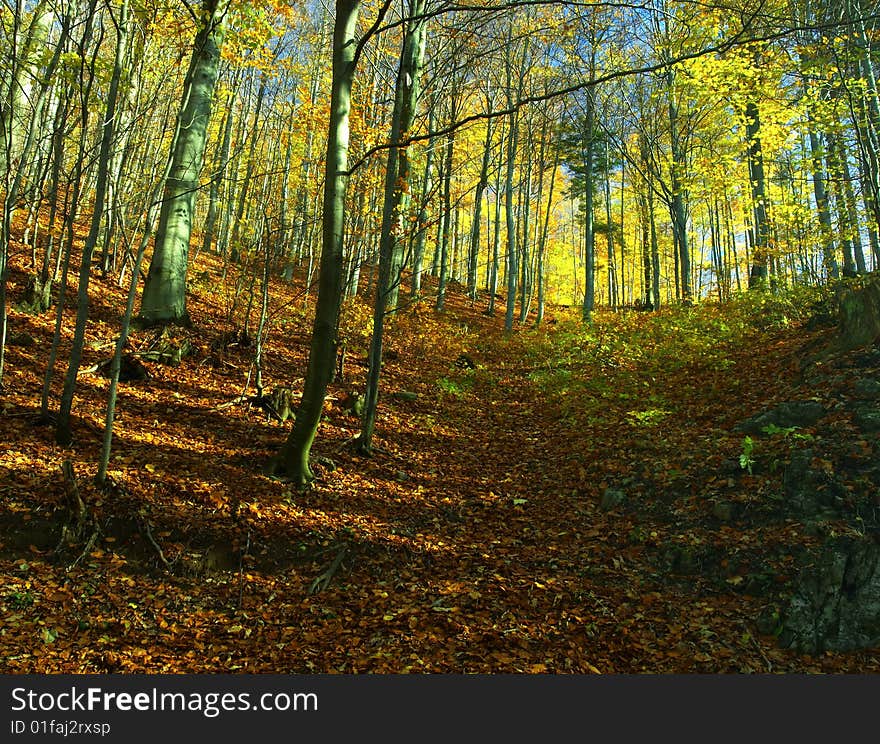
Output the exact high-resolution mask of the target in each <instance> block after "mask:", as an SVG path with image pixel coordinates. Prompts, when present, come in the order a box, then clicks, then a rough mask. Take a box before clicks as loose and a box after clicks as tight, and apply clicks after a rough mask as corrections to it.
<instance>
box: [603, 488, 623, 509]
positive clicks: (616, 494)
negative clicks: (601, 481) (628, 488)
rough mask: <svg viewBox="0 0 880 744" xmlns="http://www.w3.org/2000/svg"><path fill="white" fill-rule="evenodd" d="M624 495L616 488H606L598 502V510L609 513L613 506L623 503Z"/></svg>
mask: <svg viewBox="0 0 880 744" xmlns="http://www.w3.org/2000/svg"><path fill="white" fill-rule="evenodd" d="M625 498H626V494H625V493H624V492H623V491H621V490H619V489H617V488H606V489H605V493H603V494H602V499H601V500H600V501H599V508H600V509H601V510H602V511H611V509H613V508H614V507H615V506H618V505H619V504H621V503H623V500H624V499H625Z"/></svg>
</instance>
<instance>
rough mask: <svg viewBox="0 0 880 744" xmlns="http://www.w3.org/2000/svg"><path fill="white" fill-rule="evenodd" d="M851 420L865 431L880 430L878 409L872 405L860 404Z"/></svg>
mask: <svg viewBox="0 0 880 744" xmlns="http://www.w3.org/2000/svg"><path fill="white" fill-rule="evenodd" d="M853 422H854V423H855V425H856V426H858V427H859V428H860V429H861V430H862V431H864V432H866V433H875V432H878V431H880V409H878V408H876V407H874V406H860V407H859V408H857V409H856V411H855V414H854V415H853Z"/></svg>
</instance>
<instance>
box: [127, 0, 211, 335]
mask: <svg viewBox="0 0 880 744" xmlns="http://www.w3.org/2000/svg"><path fill="white" fill-rule="evenodd" d="M221 2H222V0H203V2H202V6H201V10H202V14H201V15H202V17H204V19H205V25H204V26H203V27H202V28H201V29H200V30H199V33H198V34H197V35H196V38H195V42H194V45H193V54H192V59H191V61H190V66H189V70H188V72H187V75H186V80H185V82H184V93H183V102H182V104H181V107H180V113H179V115H178V122H179V126H178V136H177V139H176V141H175V143H174V147H173V149H172V152H171V172H170V173H169V175H168V178H167V179H166V180H165V190H164V194H163V202H162V209H161V211H160V213H159V225H158V227H157V229H156V243H155V246H154V248H153V258H152V261H151V262H150V271H149V274H148V275H147V281H146V284H145V285H144V291H143V295H142V296H141V309H140V320H141V321H142V322H143V323H144V324H146V325H157V324H158V325H162V324H183V325H188V324H189V322H190V321H189V315H188V314H187V311H186V271H187V263H188V258H189V241H190V235H191V233H192V220H193V210H194V208H195V202H196V192H197V191H198V188H199V174H200V173H201V170H202V162H203V160H204V157H205V142H206V138H207V132H208V123H209V121H210V119H211V99H212V97H213V94H214V85H215V83H216V82H217V70H218V66H219V62H220V48H221V47H222V45H223V35H224V20H225V19H224V14H223V12H222V11H221V9H220V7H219V6H220V4H221Z"/></svg>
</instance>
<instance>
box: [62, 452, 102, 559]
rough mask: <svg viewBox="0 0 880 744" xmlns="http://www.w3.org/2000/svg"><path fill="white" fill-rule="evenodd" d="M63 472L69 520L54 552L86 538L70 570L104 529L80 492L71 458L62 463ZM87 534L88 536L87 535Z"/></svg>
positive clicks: (88, 551)
mask: <svg viewBox="0 0 880 744" xmlns="http://www.w3.org/2000/svg"><path fill="white" fill-rule="evenodd" d="M61 473H62V475H63V476H64V492H65V495H66V497H67V520H66V521H65V523H64V525H63V526H62V527H61V537H60V539H59V540H58V544H57V545H56V546H55V550H54V551H53V552H54V553H55V555H59V554H60V553H61V551H62V550H63V549H64V548H65V547H67V546H69V545H73V544H77V543H80V542H82V541H83V539H84V538H85V547H84V548H83V549H82V551H81V552H80V554H79V556H78V557H77V559H76V560H75V561H74V562H73V563H71V564H70V565H69V566H68V567H67V570H68V571H70V570H71V569H72V568H74V567H75V566H77V565H78V564H79V563H80V562H81V561H82V560H83V558H85V557H86V555H88V554H89V553H90V552H91V551H92V548H94V547H95V543H97V542H98V539H99V538H100V537H101V535H102V531H101V526H100V525H99V524H98V521H97V519H95V515H94V514H93V513H92V510H91V509H89V507H88V505H87V504H86V502H85V500H84V499H83V497H82V495H81V494H80V492H79V485H78V484H77V482H76V474H75V473H74V471H73V464H72V463H71V462H70V460H65V461H64V462H62V463H61ZM86 535H88V538H86V537H85V536H86Z"/></svg>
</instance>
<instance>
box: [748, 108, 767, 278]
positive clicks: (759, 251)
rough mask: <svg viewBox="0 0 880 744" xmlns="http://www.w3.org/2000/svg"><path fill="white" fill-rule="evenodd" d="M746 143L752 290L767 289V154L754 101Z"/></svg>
mask: <svg viewBox="0 0 880 744" xmlns="http://www.w3.org/2000/svg"><path fill="white" fill-rule="evenodd" d="M746 144H747V147H748V160H749V183H750V184H751V192H752V216H753V221H754V245H753V247H752V262H751V263H752V265H751V270H750V272H749V289H756V288H757V289H761V288H765V287H766V284H767V263H768V259H769V256H768V247H769V239H770V232H769V226H768V223H767V204H766V194H765V190H764V155H763V152H762V150H761V119H760V116H759V113H758V106H757V105H756V104H755V103H754V102H749V103H748V104H747V105H746Z"/></svg>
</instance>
